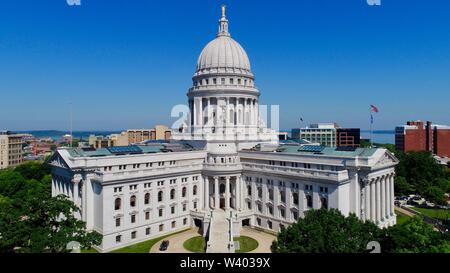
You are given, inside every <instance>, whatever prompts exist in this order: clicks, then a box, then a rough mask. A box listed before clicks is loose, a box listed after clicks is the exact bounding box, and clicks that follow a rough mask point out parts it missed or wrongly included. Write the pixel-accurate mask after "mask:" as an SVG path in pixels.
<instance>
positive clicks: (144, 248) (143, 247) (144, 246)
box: [110, 229, 189, 253]
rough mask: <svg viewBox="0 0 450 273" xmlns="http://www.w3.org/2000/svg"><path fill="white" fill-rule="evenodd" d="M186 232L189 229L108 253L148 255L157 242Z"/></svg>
mask: <svg viewBox="0 0 450 273" xmlns="http://www.w3.org/2000/svg"><path fill="white" fill-rule="evenodd" d="M186 230H189V229H184V230H181V231H178V232H174V233H171V234H167V235H164V236H161V237H158V238H155V239H151V240H148V241H144V242H141V243H137V244H134V245H131V246H127V247H123V248H119V249H116V250H113V251H111V252H110V253H149V252H150V249H151V248H152V247H153V245H154V244H156V243H157V242H158V241H160V240H162V239H164V238H167V237H169V236H172V235H175V234H179V233H182V232H185V231H186Z"/></svg>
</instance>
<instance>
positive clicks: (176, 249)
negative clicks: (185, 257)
mask: <svg viewBox="0 0 450 273" xmlns="http://www.w3.org/2000/svg"><path fill="white" fill-rule="evenodd" d="M200 235H201V234H199V233H198V229H190V230H187V231H185V232H182V233H179V234H175V235H172V236H169V237H167V238H164V239H162V240H160V241H159V242H157V243H156V244H154V245H153V247H152V248H151V249H150V253H191V252H190V251H188V250H186V249H185V248H184V247H183V244H184V242H185V241H186V240H188V239H190V238H192V237H196V236H200ZM164 240H169V247H168V248H167V250H166V251H159V246H160V245H161V242H162V241H164Z"/></svg>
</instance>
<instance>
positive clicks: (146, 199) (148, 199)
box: [144, 192, 150, 205]
mask: <svg viewBox="0 0 450 273" xmlns="http://www.w3.org/2000/svg"><path fill="white" fill-rule="evenodd" d="M149 203H150V193H148V192H147V193H146V194H145V195H144V204H146V205H148V204H149Z"/></svg>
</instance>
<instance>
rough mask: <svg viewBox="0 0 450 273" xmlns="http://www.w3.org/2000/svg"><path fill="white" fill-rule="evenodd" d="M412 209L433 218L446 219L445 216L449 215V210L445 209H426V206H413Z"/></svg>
mask: <svg viewBox="0 0 450 273" xmlns="http://www.w3.org/2000/svg"><path fill="white" fill-rule="evenodd" d="M414 210H416V211H418V212H420V213H422V214H423V215H426V216H428V217H431V218H435V219H438V220H444V221H445V220H447V217H449V216H450V214H449V210H447V209H427V208H418V207H414Z"/></svg>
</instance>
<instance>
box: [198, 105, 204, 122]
mask: <svg viewBox="0 0 450 273" xmlns="http://www.w3.org/2000/svg"><path fill="white" fill-rule="evenodd" d="M198 104H199V111H198V112H199V115H198V119H199V123H198V124H199V125H200V126H201V127H203V124H204V120H203V98H199V100H198Z"/></svg>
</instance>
